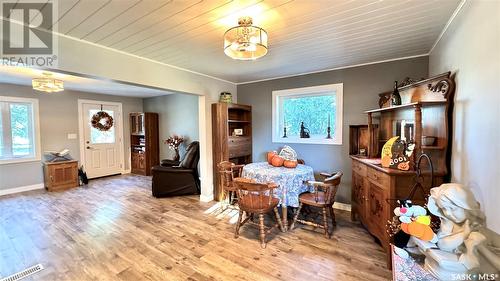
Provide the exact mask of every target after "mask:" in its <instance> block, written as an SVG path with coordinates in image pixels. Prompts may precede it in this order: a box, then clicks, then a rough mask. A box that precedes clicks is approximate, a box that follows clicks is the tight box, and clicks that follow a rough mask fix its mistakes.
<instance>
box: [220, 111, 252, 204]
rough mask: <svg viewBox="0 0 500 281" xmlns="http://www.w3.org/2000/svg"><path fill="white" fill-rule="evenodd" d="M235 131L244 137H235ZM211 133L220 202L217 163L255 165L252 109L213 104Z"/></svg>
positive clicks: (221, 193)
mask: <svg viewBox="0 0 500 281" xmlns="http://www.w3.org/2000/svg"><path fill="white" fill-rule="evenodd" d="M235 129H241V130H242V133H243V134H242V135H235V134H234V130H235ZM212 131H213V133H212V138H213V139H212V147H213V167H214V171H213V173H214V197H215V200H217V201H219V200H220V199H221V198H222V196H223V191H222V186H221V182H220V179H219V175H218V172H217V163H220V162H222V161H231V162H233V163H236V164H248V163H251V162H252V107H251V106H249V105H242V104H234V103H214V104H212Z"/></svg>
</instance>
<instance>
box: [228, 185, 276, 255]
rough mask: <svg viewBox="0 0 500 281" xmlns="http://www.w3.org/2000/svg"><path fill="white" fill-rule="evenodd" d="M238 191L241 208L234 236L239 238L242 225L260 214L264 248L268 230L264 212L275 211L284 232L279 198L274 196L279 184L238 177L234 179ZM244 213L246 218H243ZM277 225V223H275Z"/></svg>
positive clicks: (261, 242)
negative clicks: (262, 182) (279, 211)
mask: <svg viewBox="0 0 500 281" xmlns="http://www.w3.org/2000/svg"><path fill="white" fill-rule="evenodd" d="M234 183H235V186H236V189H237V193H238V198H239V200H238V206H239V208H240V211H239V215H238V222H237V224H236V231H235V233H234V238H238V236H239V232H240V227H241V226H242V225H244V224H245V223H246V222H248V221H249V220H250V218H252V217H253V215H258V216H259V231H260V245H261V247H262V248H265V247H266V233H269V231H270V229H271V228H272V227H271V228H269V229H268V230H266V227H265V226H264V214H267V213H269V212H271V211H274V216H275V219H276V222H277V224H278V225H279V228H280V230H281V231H282V232H283V231H284V230H283V223H282V222H281V218H280V214H279V213H278V208H277V206H278V204H279V200H278V198H275V197H273V190H274V189H275V188H277V187H278V186H277V185H276V184H274V183H267V184H261V183H256V182H255V181H253V180H250V179H244V178H236V179H235V180H234ZM243 215H245V219H244V220H243ZM274 226H276V225H274Z"/></svg>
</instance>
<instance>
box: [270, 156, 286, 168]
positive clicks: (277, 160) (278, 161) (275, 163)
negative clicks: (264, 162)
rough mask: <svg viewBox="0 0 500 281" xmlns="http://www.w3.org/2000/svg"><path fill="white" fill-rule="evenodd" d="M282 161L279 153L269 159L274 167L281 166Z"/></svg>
mask: <svg viewBox="0 0 500 281" xmlns="http://www.w3.org/2000/svg"><path fill="white" fill-rule="evenodd" d="M283 162H285V159H283V158H281V157H280V156H279V155H274V157H273V158H272V159H271V165H273V166H274V167H281V166H283Z"/></svg>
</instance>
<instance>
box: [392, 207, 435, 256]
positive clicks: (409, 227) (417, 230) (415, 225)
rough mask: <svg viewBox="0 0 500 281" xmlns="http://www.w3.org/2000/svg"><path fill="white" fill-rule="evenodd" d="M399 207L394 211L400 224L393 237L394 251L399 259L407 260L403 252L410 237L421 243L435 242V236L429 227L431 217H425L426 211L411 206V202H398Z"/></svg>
mask: <svg viewBox="0 0 500 281" xmlns="http://www.w3.org/2000/svg"><path fill="white" fill-rule="evenodd" d="M397 202H398V204H399V207H396V208H395V209H394V214H395V215H396V216H397V217H398V219H399V221H400V222H401V224H400V228H401V230H400V231H398V232H397V233H396V234H395V235H394V236H393V237H394V245H395V246H396V247H395V248H394V251H395V252H396V254H398V255H399V256H400V257H402V258H404V259H406V258H408V253H407V252H406V251H405V250H404V248H405V247H406V245H407V244H408V241H409V240H410V237H411V236H413V237H415V238H418V239H420V240H423V241H431V242H433V243H435V242H436V241H437V236H436V234H435V233H434V232H433V231H432V228H431V227H430V223H431V217H430V216H428V215H427V210H425V208H423V207H422V206H418V205H413V204H412V202H411V200H398V201H397Z"/></svg>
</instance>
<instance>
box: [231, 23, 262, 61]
mask: <svg viewBox="0 0 500 281" xmlns="http://www.w3.org/2000/svg"><path fill="white" fill-rule="evenodd" d="M252 24H253V21H252V18H251V17H241V18H239V19H238V26H235V27H232V28H230V29H228V30H227V31H226V33H224V53H225V54H226V55H227V56H228V57H230V58H232V59H236V60H256V59H258V58H260V57H263V56H265V55H266V54H267V32H266V31H265V30H264V29H262V28H260V27H258V26H254V25H252Z"/></svg>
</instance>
